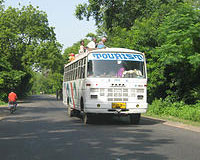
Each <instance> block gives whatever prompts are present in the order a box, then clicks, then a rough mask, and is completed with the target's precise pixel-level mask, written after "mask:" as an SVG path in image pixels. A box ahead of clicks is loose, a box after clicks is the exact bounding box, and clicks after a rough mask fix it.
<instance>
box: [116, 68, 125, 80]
mask: <svg viewBox="0 0 200 160" xmlns="http://www.w3.org/2000/svg"><path fill="white" fill-rule="evenodd" d="M124 71H125V68H124V67H121V68H120V69H119V70H118V72H117V77H119V78H122V76H123V72H124Z"/></svg>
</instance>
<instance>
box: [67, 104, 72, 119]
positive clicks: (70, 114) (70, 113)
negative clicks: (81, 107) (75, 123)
mask: <svg viewBox="0 0 200 160" xmlns="http://www.w3.org/2000/svg"><path fill="white" fill-rule="evenodd" d="M67 115H68V116H69V117H72V110H71V107H70V106H69V105H68V107H67Z"/></svg>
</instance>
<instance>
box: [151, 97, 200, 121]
mask: <svg viewBox="0 0 200 160" xmlns="http://www.w3.org/2000/svg"><path fill="white" fill-rule="evenodd" d="M147 114H148V115H153V116H154V115H159V116H166V117H168V116H173V117H176V118H179V119H185V120H191V121H197V122H200V102H198V103H196V104H194V105H188V104H185V103H184V102H183V101H180V102H173V103H172V102H171V101H170V100H168V99H165V100H162V99H160V100H157V99H156V100H155V101H153V103H152V104H151V105H149V108H148V112H147Z"/></svg>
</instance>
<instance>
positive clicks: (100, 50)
mask: <svg viewBox="0 0 200 160" xmlns="http://www.w3.org/2000/svg"><path fill="white" fill-rule="evenodd" d="M94 52H95V53H99V52H123V53H124V52H125V53H129V52H132V53H138V54H142V52H139V51H135V50H131V49H126V48H106V49H96V50H92V51H90V52H89V53H94Z"/></svg>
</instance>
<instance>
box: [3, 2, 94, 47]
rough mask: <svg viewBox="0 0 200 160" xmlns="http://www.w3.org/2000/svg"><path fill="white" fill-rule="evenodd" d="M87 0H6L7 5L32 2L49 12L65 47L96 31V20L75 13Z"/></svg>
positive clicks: (49, 18) (49, 19) (52, 24)
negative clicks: (79, 17)
mask: <svg viewBox="0 0 200 160" xmlns="http://www.w3.org/2000/svg"><path fill="white" fill-rule="evenodd" d="M84 2H87V0H5V3H4V4H5V6H6V7H8V6H12V7H19V3H20V4H21V6H23V5H29V4H32V5H33V6H39V10H42V11H44V12H46V13H47V16H48V21H49V25H50V26H53V27H55V30H54V31H55V33H56V38H57V40H58V42H60V43H61V44H62V45H63V49H65V48H67V47H70V46H72V45H73V43H76V42H78V41H80V40H81V39H84V38H85V36H86V35H87V34H88V33H95V30H96V27H95V22H94V21H93V20H90V21H89V22H88V21H86V20H81V21H80V20H78V19H77V18H76V17H75V15H74V13H75V8H76V5H77V4H79V3H84Z"/></svg>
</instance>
